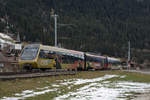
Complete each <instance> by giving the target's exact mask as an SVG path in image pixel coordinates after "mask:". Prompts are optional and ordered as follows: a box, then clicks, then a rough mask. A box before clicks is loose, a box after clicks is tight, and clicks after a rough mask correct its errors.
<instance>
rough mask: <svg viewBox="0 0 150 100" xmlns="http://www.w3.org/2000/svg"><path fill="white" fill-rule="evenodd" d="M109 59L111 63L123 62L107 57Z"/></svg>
mask: <svg viewBox="0 0 150 100" xmlns="http://www.w3.org/2000/svg"><path fill="white" fill-rule="evenodd" d="M107 59H108V62H111V63H119V62H121V61H120V59H118V58H114V57H107Z"/></svg>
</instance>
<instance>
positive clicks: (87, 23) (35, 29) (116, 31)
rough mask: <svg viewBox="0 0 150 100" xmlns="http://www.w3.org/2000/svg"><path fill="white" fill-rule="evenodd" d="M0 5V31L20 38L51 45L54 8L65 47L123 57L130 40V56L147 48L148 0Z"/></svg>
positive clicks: (10, 0)
mask: <svg viewBox="0 0 150 100" xmlns="http://www.w3.org/2000/svg"><path fill="white" fill-rule="evenodd" d="M0 7H1V8H0V12H1V13H0V19H1V20H0V32H5V31H6V29H8V31H9V32H11V33H14V34H17V33H18V32H19V33H20V35H21V37H22V38H21V39H22V41H23V40H24V41H33V42H34V41H42V43H43V44H48V45H54V19H53V18H51V17H50V11H51V9H54V10H55V13H56V14H58V15H59V17H58V23H59V24H58V43H60V44H61V45H62V46H63V47H65V48H69V49H75V50H82V51H89V52H90V51H95V52H100V53H102V54H108V55H112V56H122V57H125V56H127V41H129V40H130V41H131V46H132V50H133V51H132V52H133V53H132V55H133V56H136V55H137V53H136V51H137V50H136V49H140V50H142V49H150V33H149V32H150V28H149V26H150V1H149V0H0ZM7 22H8V23H9V24H8V26H9V28H8V27H6V25H7ZM137 56H138V55H137Z"/></svg>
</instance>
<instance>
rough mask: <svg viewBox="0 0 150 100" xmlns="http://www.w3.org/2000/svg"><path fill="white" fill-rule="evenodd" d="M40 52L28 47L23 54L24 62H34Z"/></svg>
mask: <svg viewBox="0 0 150 100" xmlns="http://www.w3.org/2000/svg"><path fill="white" fill-rule="evenodd" d="M37 52H38V48H33V47H26V48H24V50H23V53H22V54H21V59H22V60H33V59H35V57H36V55H37Z"/></svg>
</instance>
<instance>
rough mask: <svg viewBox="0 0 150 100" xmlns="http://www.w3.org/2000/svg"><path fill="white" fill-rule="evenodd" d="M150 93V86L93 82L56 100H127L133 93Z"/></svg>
mask: <svg viewBox="0 0 150 100" xmlns="http://www.w3.org/2000/svg"><path fill="white" fill-rule="evenodd" d="M145 92H150V84H146V83H137V82H123V81H119V82H113V83H111V82H110V81H103V82H92V83H91V84H89V85H86V86H84V87H82V88H80V89H78V90H77V91H74V92H69V93H68V94H65V95H62V96H59V97H56V98H55V100H66V99H69V100H79V99H80V100H126V99H127V98H126V97H127V96H132V95H133V94H132V93H145Z"/></svg>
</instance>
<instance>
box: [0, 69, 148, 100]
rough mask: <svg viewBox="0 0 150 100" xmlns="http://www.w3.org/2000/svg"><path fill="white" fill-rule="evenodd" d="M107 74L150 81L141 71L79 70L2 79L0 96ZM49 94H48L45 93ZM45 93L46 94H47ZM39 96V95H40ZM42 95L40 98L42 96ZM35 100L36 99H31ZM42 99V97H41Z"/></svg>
mask: <svg viewBox="0 0 150 100" xmlns="http://www.w3.org/2000/svg"><path fill="white" fill-rule="evenodd" d="M106 74H110V75H112V74H115V75H126V77H125V78H123V79H120V78H112V79H110V80H111V81H117V80H123V81H135V82H147V83H150V78H149V77H150V75H144V74H139V73H128V72H122V71H96V72H95V71H93V72H92V71H91V72H78V73H77V74H76V75H68V76H56V77H55V76H53V77H42V78H33V79H21V80H12V81H0V98H2V97H4V96H13V94H15V93H21V92H22V91H24V90H36V88H43V87H46V86H50V84H57V83H59V81H57V80H64V79H72V78H83V79H91V78H96V77H101V76H104V75H106ZM79 87H80V86H77V87H74V88H73V89H77V88H79ZM60 89H62V91H64V93H65V91H66V92H68V91H69V90H67V89H66V88H65V87H61V88H60ZM45 95H48V94H45ZM45 95H44V96H45ZM57 95H58V94H57V93H56V92H53V93H52V94H51V96H52V97H53V96H54V97H55V96H57ZM38 97H39V96H38ZM42 97H43V96H40V97H39V98H42ZM31 100H34V99H31ZM39 100H40V99H39Z"/></svg>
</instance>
